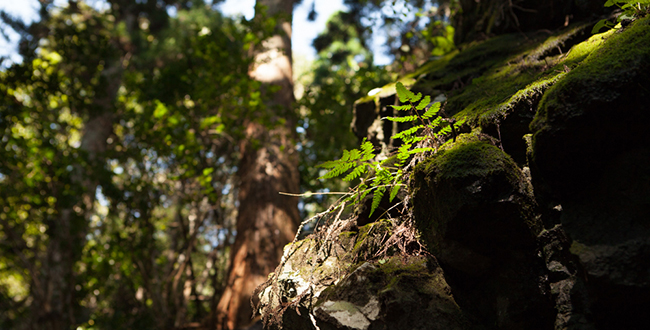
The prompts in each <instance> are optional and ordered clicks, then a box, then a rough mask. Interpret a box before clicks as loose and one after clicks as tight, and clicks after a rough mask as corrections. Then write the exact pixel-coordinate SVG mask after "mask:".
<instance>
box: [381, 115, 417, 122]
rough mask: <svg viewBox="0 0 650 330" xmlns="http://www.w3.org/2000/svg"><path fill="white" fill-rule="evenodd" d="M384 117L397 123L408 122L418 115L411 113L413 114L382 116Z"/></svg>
mask: <svg viewBox="0 0 650 330" xmlns="http://www.w3.org/2000/svg"><path fill="white" fill-rule="evenodd" d="M384 119H388V120H390V121H394V122H398V123H408V122H412V121H416V120H418V116H416V115H413V116H404V117H384Z"/></svg>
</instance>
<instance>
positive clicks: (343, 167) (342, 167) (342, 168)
mask: <svg viewBox="0 0 650 330" xmlns="http://www.w3.org/2000/svg"><path fill="white" fill-rule="evenodd" d="M354 165H356V163H355V162H345V163H343V162H342V163H341V164H339V165H338V166H337V167H335V168H333V169H331V170H330V171H329V172H327V173H326V174H325V175H323V176H321V177H320V178H319V179H331V178H336V177H337V176H340V175H341V174H343V173H345V172H347V171H349V170H350V169H351V168H352V167H354Z"/></svg>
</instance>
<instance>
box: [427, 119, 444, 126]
mask: <svg viewBox="0 0 650 330" xmlns="http://www.w3.org/2000/svg"><path fill="white" fill-rule="evenodd" d="M440 123H442V118H441V117H436V119H434V120H432V121H431V122H430V123H429V125H427V127H429V128H431V129H435V128H436V127H438V126H440Z"/></svg>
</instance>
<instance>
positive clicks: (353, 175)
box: [343, 164, 368, 182]
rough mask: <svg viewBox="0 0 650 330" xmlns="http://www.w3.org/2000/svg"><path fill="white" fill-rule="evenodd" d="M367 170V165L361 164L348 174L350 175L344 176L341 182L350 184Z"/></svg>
mask: <svg viewBox="0 0 650 330" xmlns="http://www.w3.org/2000/svg"><path fill="white" fill-rule="evenodd" d="M367 170H368V167H367V165H366V164H361V165H359V166H357V167H356V168H355V169H354V170H353V171H352V172H350V174H348V175H346V176H345V177H344V178H343V181H345V182H350V181H352V180H354V179H356V178H358V177H360V176H361V174H363V173H366V171H367Z"/></svg>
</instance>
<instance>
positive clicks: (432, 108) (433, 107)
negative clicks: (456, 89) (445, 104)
mask: <svg viewBox="0 0 650 330" xmlns="http://www.w3.org/2000/svg"><path fill="white" fill-rule="evenodd" d="M438 111H440V102H436V103H434V104H433V105H431V106H430V107H429V110H427V112H425V113H424V114H423V115H422V119H425V120H426V119H429V118H431V117H433V116H435V115H437V114H438Z"/></svg>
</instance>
